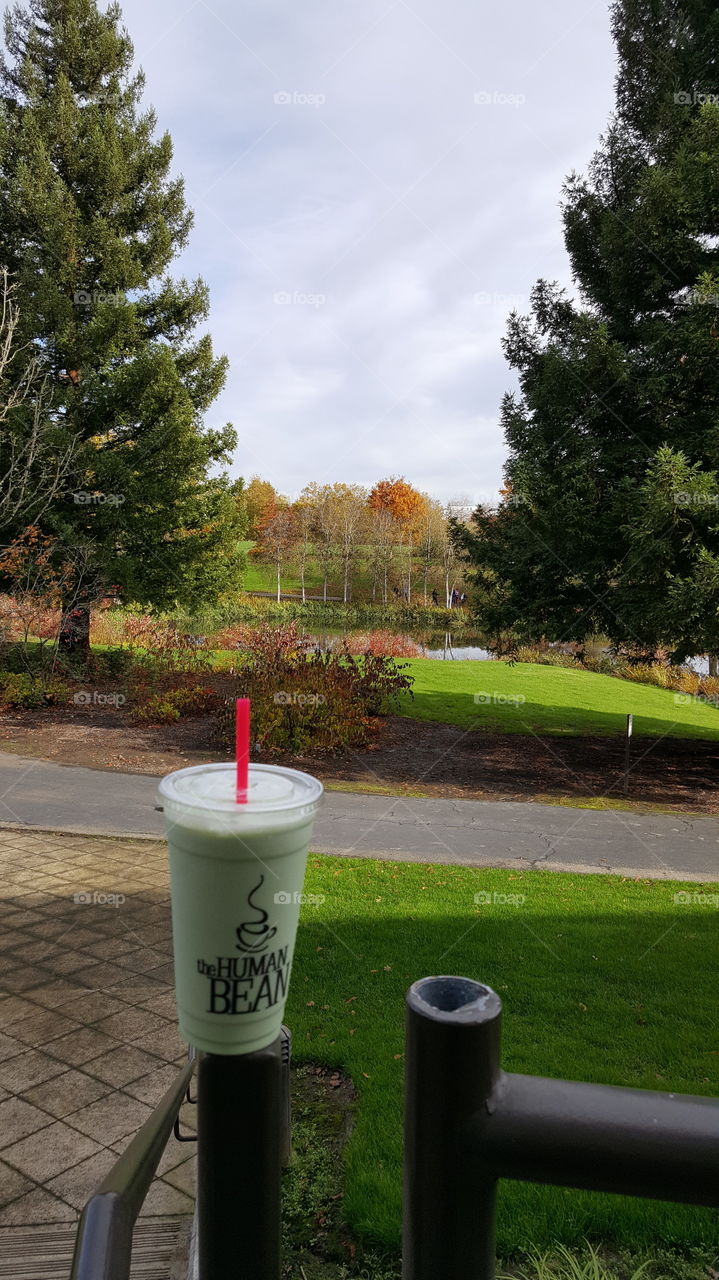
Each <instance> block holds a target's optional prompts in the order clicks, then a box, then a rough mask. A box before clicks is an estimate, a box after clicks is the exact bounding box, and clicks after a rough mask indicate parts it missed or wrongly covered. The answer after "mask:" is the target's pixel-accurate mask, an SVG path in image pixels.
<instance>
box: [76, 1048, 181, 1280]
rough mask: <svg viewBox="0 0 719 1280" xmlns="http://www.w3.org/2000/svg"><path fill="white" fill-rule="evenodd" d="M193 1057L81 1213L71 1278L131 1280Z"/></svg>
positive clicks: (79, 1279)
mask: <svg viewBox="0 0 719 1280" xmlns="http://www.w3.org/2000/svg"><path fill="white" fill-rule="evenodd" d="M194 1070H195V1061H194V1059H193V1060H191V1061H190V1062H189V1063H188V1065H187V1066H186V1067H185V1068H184V1070H183V1071H182V1072H181V1073H180V1074H179V1075H178V1077H177V1080H176V1081H175V1083H174V1084H173V1085H172V1086H171V1087H170V1088H169V1089H168V1091H167V1093H166V1094H165V1096H164V1098H163V1099H162V1101H161V1102H159V1103H158V1105H157V1107H156V1108H155V1110H154V1111H153V1113H152V1115H151V1116H149V1117H148V1119H147V1120H146V1121H145V1123H144V1125H143V1126H142V1128H141V1129H140V1131H139V1133H137V1134H136V1135H135V1137H134V1138H133V1139H132V1142H131V1143H130V1145H129V1147H128V1148H127V1150H126V1151H125V1152H123V1154H122V1155H121V1156H120V1159H119V1160H118V1161H117V1163H116V1164H115V1165H113V1167H112V1169H111V1170H110V1172H109V1173H108V1175H107V1177H106V1178H105V1180H104V1182H103V1183H102V1184H101V1186H99V1187H98V1189H97V1191H96V1192H95V1194H94V1195H93V1196H91V1198H90V1199H89V1200H88V1202H87V1204H86V1205H85V1208H84V1209H83V1211H82V1214H81V1216H80V1222H79V1224H78V1229H77V1236H76V1239H75V1252H74V1255H73V1260H72V1270H71V1272H70V1280H128V1277H129V1275H130V1260H131V1257H132V1233H133V1230H134V1226H135V1222H136V1220H137V1216H138V1214H139V1212H140V1210H141V1208H142V1206H143V1204H144V1202H145V1197H146V1196H147V1193H148V1191H149V1189H150V1186H151V1184H152V1181H153V1178H154V1177H155V1173H156V1172H157V1166H158V1164H159V1163H160V1160H161V1158H162V1153H163V1151H164V1150H165V1147H166V1146H167V1143H168V1140H169V1138H170V1135H171V1134H172V1131H173V1128H174V1125H175V1120H176V1118H177V1115H178V1113H179V1110H180V1107H181V1106H182V1102H183V1099H184V1097H185V1094H186V1093H187V1090H188V1088H189V1085H190V1081H191V1079H192V1075H193V1072H194Z"/></svg>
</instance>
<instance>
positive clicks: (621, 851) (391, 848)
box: [0, 752, 719, 881]
mask: <svg viewBox="0 0 719 1280" xmlns="http://www.w3.org/2000/svg"><path fill="white" fill-rule="evenodd" d="M157 803H158V801H157V779H156V778H150V777H146V776H144V775H138V774H123V773H115V772H108V771H105V770H99V769H98V770H95V769H82V768H78V767H77V766H74V765H61V764H54V763H52V762H50V761H46V760H32V759H25V758H23V757H21V756H15V755H10V754H4V753H1V752H0V825H3V826H11V827H18V828H25V829H28V830H47V831H64V832H77V833H78V834H91V835H113V836H131V837H134V838H137V837H138V836H143V837H150V838H153V837H155V838H156V837H161V836H162V834H163V816H162V813H161V812H158V810H157V808H156V806H157ZM312 847H313V849H314V850H315V851H316V852H318V853H334V854H340V855H353V856H356V857H372V858H389V859H392V860H396V861H400V862H401V861H405V862H438V863H458V864H465V865H468V866H489V867H517V868H529V867H533V868H542V869H545V870H551V871H562V870H563V871H583V872H588V873H591V872H594V873H600V872H613V873H616V874H619V875H631V876H642V877H644V876H646V877H651V878H652V879H682V880H698V881H714V880H719V821H718V820H717V819H715V818H709V817H696V818H695V817H692V816H687V815H677V814H663V813H651V814H638V813H631V812H626V811H620V810H592V809H577V808H570V807H565V806H560V805H546V804H522V803H517V802H504V801H484V800H437V799H429V800H417V799H404V798H399V797H391V796H377V795H359V794H356V793H349V792H341V791H329V792H327V794H326V796H325V799H324V802H323V805H322V808H321V811H320V814H319V817H318V819H317V823H316V827H315V837H314V840H313V842H312Z"/></svg>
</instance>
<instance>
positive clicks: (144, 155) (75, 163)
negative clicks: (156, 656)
mask: <svg viewBox="0 0 719 1280" xmlns="http://www.w3.org/2000/svg"><path fill="white" fill-rule="evenodd" d="M5 36H6V46H7V54H6V57H5V58H4V60H3V62H2V65H1V66H0V85H1V92H2V102H1V104H0V263H1V264H2V265H3V266H5V267H7V268H8V270H9V271H10V273H11V275H12V277H13V279H14V280H15V282H16V285H17V299H18V305H19V310H20V316H21V324H22V328H23V335H22V336H23V337H24V338H25V339H26V340H27V341H30V342H32V343H34V344H35V346H36V348H37V349H38V351H40V352H41V353H42V357H43V363H44V366H45V368H46V369H47V370H48V371H49V376H50V380H51V385H52V389H53V412H54V415H55V420H56V421H58V422H60V423H62V424H63V426H64V428H65V430H66V431H67V434H68V436H69V437H70V438H71V439H72V440H73V442H74V443H75V444H76V446H77V447H78V453H77V458H76V462H75V466H74V474H73V475H72V476H71V478H70V481H69V483H68V485H67V490H68V491H67V493H66V494H65V496H64V498H63V501H61V502H56V503H55V504H54V505H53V507H52V509H51V510H50V512H49V513H48V514H47V515H46V518H45V524H46V526H47V527H48V530H49V532H50V533H51V534H53V535H54V536H56V537H58V539H59V541H58V548H59V554H64V555H67V553H68V552H69V553H70V554H72V555H74V556H75V558H76V562H77V564H78V565H82V569H81V570H80V569H78V574H77V575H76V580H75V582H74V584H73V590H72V603H73V605H74V606H75V608H74V609H73V610H72V622H70V621H67V625H66V626H65V627H64V628H63V636H64V639H65V641H66V642H67V643H68V644H71V645H74V644H75V643H78V642H82V643H86V642H87V632H88V612H87V604H88V603H89V601H90V600H91V599H92V598H93V596H94V595H96V594H97V593H98V592H101V591H102V590H103V589H105V588H106V587H107V586H109V585H110V584H113V585H116V586H119V587H120V588H121V589H122V591H123V593H124V595H125V597H126V598H127V599H132V600H136V601H140V602H143V603H151V604H154V605H157V606H168V605H170V604H172V603H173V602H179V603H184V604H187V605H192V604H195V603H197V602H198V601H199V600H200V599H208V598H211V597H212V596H213V595H215V594H217V592H218V591H220V590H222V589H223V588H224V587H225V586H226V585H228V584H229V583H230V582H231V581H232V580H233V578H234V577H235V576H236V573H237V568H238V560H237V554H236V546H237V537H238V536H239V530H238V528H237V511H238V505H237V502H236V500H235V498H234V497H233V496H232V493H231V492H230V489H229V485H228V483H227V481H226V479H225V478H224V477H219V478H211V476H212V470H213V468H215V467H216V466H217V464H221V463H223V462H224V461H226V460H227V458H228V455H229V452H230V450H231V449H232V448H233V446H234V444H235V435H234V432H233V430H232V428H231V427H229V426H226V427H224V428H222V429H219V430H208V429H206V428H205V427H204V425H203V424H204V416H205V414H206V413H207V411H208V410H209V409H210V406H211V405H212V403H213V401H214V400H215V398H216V397H217V395H218V393H219V392H220V390H221V389H222V387H223V384H224V381H225V376H226V361H225V360H224V359H216V358H215V357H214V355H213V350H212V342H211V339H210V337H209V336H208V335H198V334H197V326H198V324H199V323H200V322H201V321H204V320H205V319H206V317H207V313H208V293H207V289H206V286H205V285H204V283H203V282H202V281H201V280H196V281H194V282H193V283H188V282H187V281H185V280H179V281H174V280H172V279H171V278H170V277H169V276H168V274H167V270H168V267H169V265H170V263H171V262H172V260H173V258H174V257H175V256H176V255H177V254H178V253H179V252H180V251H181V250H182V249H183V248H184V246H185V244H186V243H187V238H188V234H189V231H190V228H191V223H192V216H191V214H190V212H189V211H188V209H187V207H186V204H185V196H184V187H183V182H182V180H181V179H178V178H171V177H170V176H169V174H170V169H171V164H172V144H171V141H170V138H169V136H168V135H167V134H165V135H163V136H161V137H156V136H155V130H156V120H155V116H154V113H153V112H152V111H143V110H142V109H141V105H140V103H141V97H142V93H143V89H144V81H143V77H142V75H141V74H137V75H134V74H133V72H132V63H133V48H132V44H131V42H130V39H129V37H128V35H127V32H126V31H125V30H124V28H123V27H122V25H121V14H120V10H119V8H118V6H117V5H116V4H112V5H110V7H109V8H108V9H107V11H106V12H100V10H99V9H98V7H97V5H96V3H95V0H30V3H29V5H28V6H27V7H23V6H20V5H18V6H15V7H14V8H13V9H12V10H11V11H9V12H8V14H7V15H6V22H5ZM78 605H79V606H80V607H78ZM68 617H69V615H68Z"/></svg>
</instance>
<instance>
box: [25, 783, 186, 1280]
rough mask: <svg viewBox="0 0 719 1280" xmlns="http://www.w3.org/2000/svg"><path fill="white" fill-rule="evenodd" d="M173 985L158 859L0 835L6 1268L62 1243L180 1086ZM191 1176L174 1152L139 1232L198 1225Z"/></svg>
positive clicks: (164, 880) (146, 847) (126, 844)
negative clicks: (25, 1231)
mask: <svg viewBox="0 0 719 1280" xmlns="http://www.w3.org/2000/svg"><path fill="white" fill-rule="evenodd" d="M98 777H99V775H98ZM100 785H101V783H100ZM113 895H115V896H114V897H113ZM172 982H173V978H172V944H171V931H170V904H169V885H168V873H167V854H166V849H165V846H164V845H163V844H161V843H158V842H151V841H150V842H144V841H133V840H117V839H101V838H95V837H83V836H70V835H48V834H45V833H40V834H38V833H25V832H22V833H20V832H15V831H0V1254H1V1253H2V1237H3V1235H5V1234H11V1233H10V1232H9V1229H10V1228H13V1229H15V1228H18V1227H30V1226H33V1225H36V1224H37V1225H39V1224H46V1225H51V1224H58V1225H59V1224H66V1225H67V1227H72V1225H73V1224H74V1223H75V1221H76V1219H77V1216H78V1212H79V1210H80V1209H81V1208H82V1206H83V1204H84V1203H85V1201H86V1199H87V1198H88V1196H89V1195H91V1194H92V1192H93V1191H94V1190H95V1189H96V1187H97V1186H98V1184H99V1183H100V1182H101V1181H102V1179H103V1177H104V1176H105V1174H106V1173H107V1171H108V1170H109V1169H110V1167H111V1166H112V1164H113V1163H114V1161H115V1160H116V1159H117V1156H118V1154H120V1153H121V1152H122V1151H124V1149H125V1148H126V1147H127V1145H128V1143H129V1141H130V1139H131V1137H132V1136H133V1135H134V1134H135V1133H136V1132H137V1130H138V1129H139V1127H140V1125H141V1124H142V1123H143V1122H144V1121H145V1120H146V1119H147V1117H148V1116H149V1115H150V1113H151V1111H152V1109H153V1108H154V1107H155V1106H156V1104H157V1103H158V1101H159V1100H160V1098H161V1097H162V1095H163V1093H164V1092H165V1091H166V1090H167V1089H168V1088H169V1087H170V1085H171V1084H172V1083H173V1082H174V1081H175V1079H176V1077H177V1074H178V1071H179V1069H180V1066H181V1065H182V1064H183V1062H184V1061H185V1048H184V1046H183V1044H182V1043H181V1042H180V1039H179V1037H178V1034H177V1029H176V1021H175V1001H174V994H173V985H172ZM194 1110H195V1109H194V1108H193V1107H189V1106H186V1107H184V1108H183V1113H182V1116H183V1125H184V1127H185V1128H186V1130H194V1126H195V1121H194ZM194 1165H195V1160H194V1146H193V1145H191V1144H187V1145H185V1144H179V1143H177V1142H175V1141H174V1139H171V1140H170V1143H169V1145H168V1149H167V1150H166V1152H165V1154H164V1156H163V1159H162V1163H161V1165H160V1168H159V1177H158V1178H157V1180H156V1181H155V1183H154V1185H153V1187H152V1189H151V1191H150V1193H149V1196H148V1199H147V1201H146V1204H145V1208H144V1216H145V1217H147V1218H155V1219H167V1218H175V1219H177V1220H178V1221H179V1220H182V1219H184V1217H185V1216H186V1215H189V1214H191V1213H192V1211H193V1207H194ZM0 1274H3V1272H2V1270H0ZM8 1274H9V1273H8ZM23 1274H25V1273H23Z"/></svg>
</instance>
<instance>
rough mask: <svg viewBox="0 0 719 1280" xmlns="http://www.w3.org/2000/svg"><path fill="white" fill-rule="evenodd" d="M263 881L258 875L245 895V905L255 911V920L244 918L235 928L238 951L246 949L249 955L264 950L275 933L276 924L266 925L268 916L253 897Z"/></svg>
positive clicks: (263, 878)
mask: <svg viewBox="0 0 719 1280" xmlns="http://www.w3.org/2000/svg"><path fill="white" fill-rule="evenodd" d="M264 883H265V877H264V876H260V882H259V884H256V885H255V887H254V889H253V890H252V892H251V893H250V894H248V897H247V905H248V907H250V908H251V910H252V911H254V912H255V913H256V917H257V918H256V919H255V920H246V921H244V923H243V924H241V925H240V927H239V928H238V929H237V930H236V933H237V943H236V944H235V945H236V947H237V950H238V951H246V952H248V954H250V955H257V954H258V953H259V952H260V951H266V950H267V948H268V946H269V944H270V942H271V941H272V939H273V938H274V936H275V934H276V933H277V926H276V925H274V926H270V925H268V923H267V921H268V920H269V918H270V917H269V916H268V914H267V912H266V911H265V910H264V908H263V907H260V906H258V904H257V903H256V902H254V901H253V898H254V896H255V894H256V893H258V892H259V890H260V889H261V888H262V886H263V884H264Z"/></svg>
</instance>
